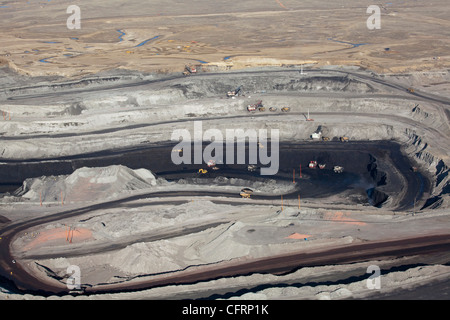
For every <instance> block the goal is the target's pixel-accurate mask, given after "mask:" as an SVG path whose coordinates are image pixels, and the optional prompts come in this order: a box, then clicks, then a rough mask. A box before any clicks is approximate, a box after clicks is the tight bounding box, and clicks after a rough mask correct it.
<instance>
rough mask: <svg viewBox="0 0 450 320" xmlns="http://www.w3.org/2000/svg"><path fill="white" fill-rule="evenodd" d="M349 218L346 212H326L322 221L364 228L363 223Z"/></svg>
mask: <svg viewBox="0 0 450 320" xmlns="http://www.w3.org/2000/svg"><path fill="white" fill-rule="evenodd" d="M349 216H350V213H348V212H345V213H344V212H341V211H337V212H327V213H325V216H324V219H325V220H331V221H336V222H342V223H347V224H352V225H356V226H365V225H366V223H365V222H361V221H358V220H355V219H352V218H350V217H349Z"/></svg>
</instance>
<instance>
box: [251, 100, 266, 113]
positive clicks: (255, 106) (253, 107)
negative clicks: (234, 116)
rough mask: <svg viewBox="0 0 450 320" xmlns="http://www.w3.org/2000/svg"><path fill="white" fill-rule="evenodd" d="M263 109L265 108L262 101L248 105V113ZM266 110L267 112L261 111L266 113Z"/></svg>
mask: <svg viewBox="0 0 450 320" xmlns="http://www.w3.org/2000/svg"><path fill="white" fill-rule="evenodd" d="M261 108H264V106H263V104H262V101H261V100H259V101H258V102H256V103H255V104H250V105H248V107H247V110H248V111H255V110H256V109H258V110H260V109H261ZM264 110H265V108H264V109H263V110H260V111H264Z"/></svg>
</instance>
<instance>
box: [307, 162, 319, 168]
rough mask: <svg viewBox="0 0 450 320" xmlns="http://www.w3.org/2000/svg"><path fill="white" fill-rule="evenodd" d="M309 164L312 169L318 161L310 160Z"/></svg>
mask: <svg viewBox="0 0 450 320" xmlns="http://www.w3.org/2000/svg"><path fill="white" fill-rule="evenodd" d="M308 166H309V167H310V168H311V169H315V168H316V167H317V161H315V160H312V161H310V162H309V165H308Z"/></svg>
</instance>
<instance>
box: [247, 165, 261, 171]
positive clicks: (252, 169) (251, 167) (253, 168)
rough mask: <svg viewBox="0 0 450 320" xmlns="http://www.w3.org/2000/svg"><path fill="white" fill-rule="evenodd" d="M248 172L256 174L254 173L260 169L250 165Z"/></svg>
mask: <svg viewBox="0 0 450 320" xmlns="http://www.w3.org/2000/svg"><path fill="white" fill-rule="evenodd" d="M247 170H248V171H250V172H254V171H256V170H258V167H257V166H255V165H254V164H249V165H248V167H247Z"/></svg>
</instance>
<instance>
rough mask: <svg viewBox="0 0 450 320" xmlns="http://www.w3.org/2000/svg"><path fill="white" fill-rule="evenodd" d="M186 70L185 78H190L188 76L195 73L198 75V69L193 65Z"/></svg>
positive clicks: (186, 67)
mask: <svg viewBox="0 0 450 320" xmlns="http://www.w3.org/2000/svg"><path fill="white" fill-rule="evenodd" d="M184 69H185V70H184V72H183V74H184V75H185V76H188V75H190V74H193V73H197V67H196V66H193V65H188V66H185V67H184Z"/></svg>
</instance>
